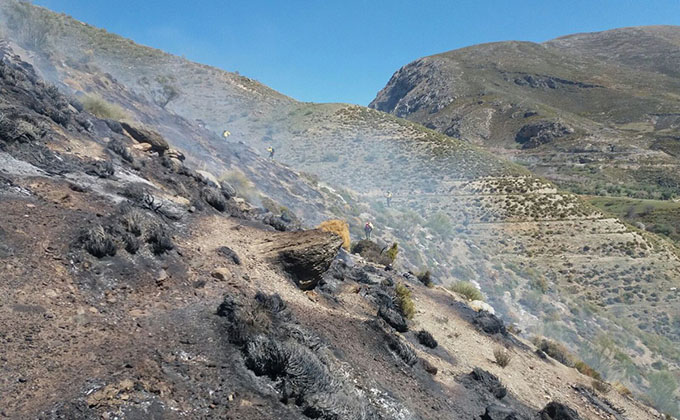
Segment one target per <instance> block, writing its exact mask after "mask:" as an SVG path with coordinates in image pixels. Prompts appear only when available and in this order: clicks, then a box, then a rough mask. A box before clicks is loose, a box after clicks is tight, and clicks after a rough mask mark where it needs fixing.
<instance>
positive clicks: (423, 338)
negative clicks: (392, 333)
mask: <svg viewBox="0 0 680 420" xmlns="http://www.w3.org/2000/svg"><path fill="white" fill-rule="evenodd" d="M416 337H418V342H419V343H420V344H422V345H423V346H425V347H429V348H431V349H433V348H436V347H437V340H435V339H434V337H433V336H432V334H430V333H429V332H427V331H425V330H420V331H418V334H416Z"/></svg>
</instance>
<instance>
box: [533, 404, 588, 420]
mask: <svg viewBox="0 0 680 420" xmlns="http://www.w3.org/2000/svg"><path fill="white" fill-rule="evenodd" d="M538 414H539V415H540V416H541V420H567V419H568V420H580V419H581V416H579V415H578V413H577V412H576V411H574V410H573V409H572V408H571V407H569V406H566V405H564V404H562V403H558V402H555V401H552V402H550V403H548V405H546V406H545V407H543V410H541V411H540V412H539V413H538Z"/></svg>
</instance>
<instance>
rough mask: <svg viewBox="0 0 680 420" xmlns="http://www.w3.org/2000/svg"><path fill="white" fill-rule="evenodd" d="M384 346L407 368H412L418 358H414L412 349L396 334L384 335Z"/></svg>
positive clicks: (414, 354)
mask: <svg viewBox="0 0 680 420" xmlns="http://www.w3.org/2000/svg"><path fill="white" fill-rule="evenodd" d="M385 344H387V347H388V348H389V349H390V350H392V351H393V352H394V354H396V355H397V356H399V358H400V359H401V360H402V361H403V362H404V363H406V364H407V365H408V366H413V365H415V364H416V362H417V361H418V356H416V353H415V352H414V351H413V349H412V348H411V347H410V346H409V345H408V344H406V343H404V341H402V339H401V338H399V336H397V335H396V334H390V333H387V334H386V335H385Z"/></svg>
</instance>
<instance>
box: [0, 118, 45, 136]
mask: <svg viewBox="0 0 680 420" xmlns="http://www.w3.org/2000/svg"><path fill="white" fill-rule="evenodd" d="M40 136H41V135H40V132H39V130H38V128H37V127H36V126H35V125H34V124H33V123H31V122H28V121H26V120H24V119H21V118H20V117H19V118H17V117H10V116H9V115H7V114H4V113H0V140H1V141H4V142H5V143H13V142H15V141H18V142H30V141H33V140H37V139H38V138H40Z"/></svg>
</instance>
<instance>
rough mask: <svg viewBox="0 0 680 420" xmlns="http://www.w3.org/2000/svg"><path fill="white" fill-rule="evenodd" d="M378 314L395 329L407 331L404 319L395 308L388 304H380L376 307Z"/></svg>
mask: <svg viewBox="0 0 680 420" xmlns="http://www.w3.org/2000/svg"><path fill="white" fill-rule="evenodd" d="M378 316H379V317H380V318H382V319H383V320H384V321H385V322H387V323H388V324H389V325H390V326H391V327H392V328H394V329H395V330H397V331H399V332H402V333H403V332H406V331H408V325H407V324H406V320H405V319H404V317H403V316H401V314H400V313H399V312H398V311H397V310H395V309H393V308H391V307H389V306H386V305H382V306H380V308H378Z"/></svg>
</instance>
